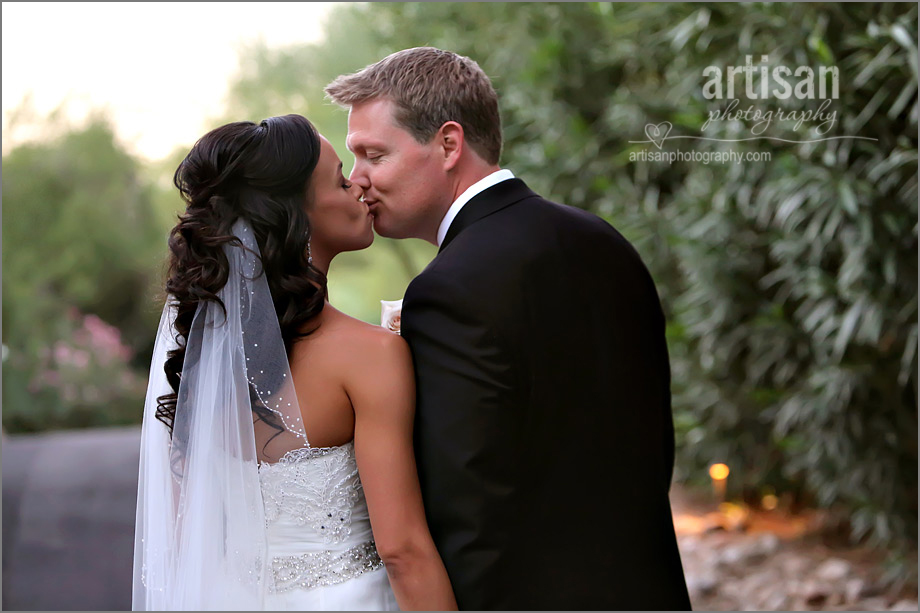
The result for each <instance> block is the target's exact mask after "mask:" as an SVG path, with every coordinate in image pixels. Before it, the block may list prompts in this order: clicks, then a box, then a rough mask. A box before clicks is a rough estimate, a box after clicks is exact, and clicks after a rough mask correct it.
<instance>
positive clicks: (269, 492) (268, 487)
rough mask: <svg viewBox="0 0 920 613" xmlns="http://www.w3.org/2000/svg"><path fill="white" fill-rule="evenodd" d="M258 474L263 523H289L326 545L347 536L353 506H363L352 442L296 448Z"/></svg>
mask: <svg viewBox="0 0 920 613" xmlns="http://www.w3.org/2000/svg"><path fill="white" fill-rule="evenodd" d="M259 472H260V478H261V483H262V498H263V501H264V504H265V521H266V525H267V526H271V525H272V524H273V523H275V522H278V521H284V522H285V523H290V522H294V523H297V524H299V525H301V526H305V527H306V528H307V529H311V530H312V531H314V532H315V535H316V536H318V537H319V538H320V539H321V540H322V542H324V543H326V544H330V545H331V544H338V543H341V542H343V541H344V540H345V539H346V538H347V537H348V536H349V534H351V522H352V513H353V511H354V509H355V507H356V506H361V507H363V506H364V505H365V504H366V503H365V501H364V493H363V492H362V491H361V479H360V478H359V477H358V465H357V463H356V462H355V447H354V443H346V444H345V445H342V446H341V447H324V448H305V449H295V450H294V451H289V452H288V453H286V454H285V455H284V456H283V457H282V458H281V460H280V461H279V462H277V463H276V464H263V465H262V466H261V467H260V469H259Z"/></svg>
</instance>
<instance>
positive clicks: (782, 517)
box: [671, 488, 917, 611]
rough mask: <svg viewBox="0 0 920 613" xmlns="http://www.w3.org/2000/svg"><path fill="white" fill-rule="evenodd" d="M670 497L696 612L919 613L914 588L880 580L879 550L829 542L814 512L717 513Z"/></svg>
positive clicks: (737, 509) (729, 509)
mask: <svg viewBox="0 0 920 613" xmlns="http://www.w3.org/2000/svg"><path fill="white" fill-rule="evenodd" d="M671 500H672V506H673V510H674V516H675V528H676V530H677V534H678V544H679V546H680V550H681V558H682V560H683V564H684V574H685V575H686V578H687V587H688V589H689V590H690V599H691V602H692V604H693V608H694V609H696V610H709V611H727V610H734V611H775V610H825V611H850V610H857V611H916V610H917V592H916V585H914V587H913V588H911V587H905V586H894V585H891V584H889V583H885V582H883V581H882V577H883V571H884V568H883V566H882V562H883V555H882V554H881V553H880V552H877V551H870V550H866V549H860V548H855V547H847V546H828V545H826V544H824V543H823V542H822V539H821V538H820V537H819V536H818V530H817V528H818V526H819V516H818V515H816V514H810V515H807V514H806V515H798V516H792V515H789V514H785V513H781V512H778V511H775V512H772V513H766V512H752V511H750V510H749V509H746V508H744V507H741V506H737V505H722V506H721V508H720V507H719V506H718V505H715V504H714V503H711V502H710V503H707V502H706V501H700V500H699V499H693V498H692V497H691V496H690V495H689V494H688V493H687V491H685V490H682V489H680V488H674V489H672V493H671Z"/></svg>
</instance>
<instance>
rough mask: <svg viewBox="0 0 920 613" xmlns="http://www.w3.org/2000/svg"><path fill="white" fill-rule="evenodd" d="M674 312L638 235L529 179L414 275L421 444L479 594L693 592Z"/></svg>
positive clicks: (680, 597) (630, 602) (572, 598)
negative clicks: (678, 448) (672, 359)
mask: <svg viewBox="0 0 920 613" xmlns="http://www.w3.org/2000/svg"><path fill="white" fill-rule="evenodd" d="M664 328H665V322H664V317H663V315H662V311H661V306H660V303H659V300H658V295H657V292H656V290H655V286H654V284H653V282H652V279H651V276H650V275H649V273H648V271H647V269H646V267H645V266H644V265H643V263H642V261H641V259H640V258H639V255H638V254H637V252H636V251H635V249H634V248H633V247H632V246H631V245H630V244H629V243H628V242H627V241H626V239H624V238H623V237H622V236H621V235H620V234H619V233H618V232H617V231H616V230H614V229H613V228H612V227H611V226H610V225H609V224H607V223H606V222H604V221H603V220H601V219H600V218H598V217H596V216H594V215H591V214H589V213H586V212H584V211H581V210H578V209H575V208H572V207H567V206H564V205H560V204H556V203H553V202H549V201H547V200H545V199H543V198H541V197H540V196H538V195H537V194H535V193H534V192H532V191H531V190H530V189H528V188H527V186H526V185H525V184H524V182H523V181H521V180H519V179H511V180H508V181H504V182H501V183H499V184H497V185H495V186H493V187H491V188H489V189H487V190H485V191H483V192H482V193H480V194H478V195H477V196H475V197H474V198H473V199H472V200H470V201H469V202H468V203H467V204H466V206H464V207H463V208H462V209H461V211H460V213H459V214H458V215H457V217H456V218H455V219H454V221H453V223H452V224H451V226H450V229H449V231H448V233H447V236H446V238H445V240H444V242H443V244H442V245H441V249H440V251H439V252H438V255H437V256H436V257H435V259H434V260H433V261H432V262H431V264H430V265H429V266H428V267H427V268H426V269H425V270H424V271H423V272H422V273H421V274H420V275H419V276H418V277H416V278H415V279H414V280H413V281H412V283H411V284H410V285H409V288H408V289H407V291H406V295H405V299H404V302H403V311H402V334H403V337H404V338H405V339H406V341H408V343H409V346H410V347H411V349H412V353H413V358H414V361H415V371H416V377H417V386H418V388H417V390H418V395H417V409H416V439H415V445H416V454H417V460H418V467H419V477H420V480H421V486H422V493H423V496H424V500H425V509H426V513H427V516H428V521H429V525H430V528H431V533H432V536H433V537H434V540H435V543H436V544H437V547H438V550H439V551H440V553H441V556H442V558H443V560H444V564H445V566H446V567H447V572H448V574H449V576H450V579H451V583H452V584H453V587H454V590H455V593H456V596H457V602H458V604H459V605H460V607H461V608H463V609H505V610H520V609H556V610H566V609H568V610H572V609H575V610H579V609H607V610H611V609H662V610H668V609H688V608H689V607H690V601H689V598H688V595H687V588H686V585H685V583H684V576H683V570H682V568H681V562H680V554H679V552H678V549H677V542H676V539H675V534H674V527H673V523H672V519H671V510H670V503H669V500H668V489H669V486H670V481H671V473H672V469H673V462H674V430H673V424H672V418H671V396H670V369H669V363H668V352H667V346H666V344H665V336H664Z"/></svg>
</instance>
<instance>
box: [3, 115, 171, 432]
mask: <svg viewBox="0 0 920 613" xmlns="http://www.w3.org/2000/svg"><path fill="white" fill-rule="evenodd" d="M55 124H57V125H58V127H60V128H61V131H60V132H58V135H57V136H56V137H55V138H52V139H49V140H40V141H35V142H30V143H27V144H22V145H20V146H18V147H16V148H14V149H13V150H11V151H10V153H9V154H8V155H5V156H4V157H3V169H4V174H5V180H4V181H3V203H4V220H3V221H4V223H3V273H4V274H3V343H4V344H5V345H6V346H7V347H8V348H9V359H8V360H6V361H5V362H4V364H3V372H4V386H3V400H4V411H3V423H4V426H5V427H6V428H7V429H8V430H10V431H16V430H22V429H28V430H35V429H47V428H55V427H64V426H74V425H93V424H97V425H98V424H105V423H130V422H136V421H138V420H139V419H140V411H141V408H140V407H142V406H143V396H142V392H143V390H139V389H138V386H137V384H136V381H135V380H134V379H133V378H132V374H131V365H130V363H129V362H130V358H131V356H132V355H137V354H138V353H140V354H141V355H142V354H143V353H144V352H145V351H146V350H147V346H148V345H149V344H150V342H151V341H150V339H149V337H150V330H152V329H154V327H155V325H156V320H157V317H158V313H155V312H154V309H153V308H152V302H153V301H152V295H151V291H150V288H151V279H152V276H153V274H154V268H155V264H152V263H153V262H157V261H160V260H161V259H162V258H161V257H160V256H159V255H158V251H159V249H160V247H161V244H162V242H163V240H162V239H163V233H162V229H161V228H160V229H158V226H157V224H156V223H155V220H154V217H153V216H152V211H151V205H150V202H151V201H150V190H149V187H148V186H147V185H146V184H145V182H144V181H143V179H142V178H141V176H140V174H139V173H140V169H139V166H138V163H137V162H136V161H135V160H134V159H133V158H132V157H131V156H130V155H129V154H128V153H126V152H125V151H124V150H123V149H122V148H121V147H120V146H119V145H118V143H117V142H116V140H115V136H114V134H113V130H112V128H111V126H110V125H109V124H108V123H107V122H106V121H105V120H104V119H103V118H101V117H99V116H97V117H94V118H91V119H90V120H89V121H88V123H87V125H85V126H84V127H80V128H68V127H66V126H64V125H62V124H59V123H58V122H55V121H54V120H53V119H51V120H49V125H55ZM84 313H87V314H93V315H94V316H98V318H99V320H101V321H100V322H99V325H96V320H94V319H90V320H88V321H89V322H90V323H89V328H88V329H87V328H85V323H86V321H87V320H85V318H84V315H83V314H84ZM107 324H108V325H107ZM94 326H95V327H94ZM110 326H114V327H110ZM112 331H114V332H112ZM97 333H98V334H97ZM113 333H114V335H115V336H112V334H113ZM97 341H98V342H97ZM59 343H60V345H58V344H59ZM55 347H59V349H60V351H58V353H57V357H58V358H61V359H57V360H56V359H55ZM75 351H76V352H77V353H76V354H74V352H75ZM106 352H107V353H106ZM103 353H105V356H103ZM84 354H86V355H84ZM74 356H76V357H74ZM103 357H104V361H105V364H106V367H107V369H108V370H107V371H106V372H107V377H106V378H107V379H108V380H107V381H104V380H97V379H99V378H100V375H101V373H100V372H99V371H98V369H95V367H94V366H92V365H94V364H95V363H96V362H95V361H96V360H97V359H103ZM71 358H73V359H75V360H76V362H75V363H73V364H72V363H71V362H72V360H71ZM84 358H85V359H84ZM109 358H111V359H109ZM139 361H140V362H141V363H140V364H138V366H141V367H143V368H146V367H147V366H148V365H149V363H148V364H143V363H142V362H143V360H142V359H139ZM64 363H66V364H67V365H68V366H67V367H68V368H70V366H74V365H75V366H76V367H77V368H76V369H75V370H73V372H70V371H68V373H69V374H68V375H67V377H65V378H66V379H68V380H69V381H71V383H72V384H73V385H74V386H76V387H80V386H81V385H83V383H86V382H88V381H89V380H90V379H92V380H93V383H92V385H93V386H95V388H99V389H102V388H106V386H108V388H107V389H106V390H105V392H104V393H103V392H101V391H100V392H99V393H91V394H89V396H86V395H85V394H84V395H80V397H81V398H83V400H81V403H82V404H83V405H85V407H84V410H81V412H80V415H79V416H76V414H75V413H73V412H72V411H71V410H70V409H72V408H73V399H74V398H76V397H77V396H78V395H79V394H76V392H74V393H71V394H64V393H63V392H62V390H61V388H60V385H62V382H61V380H60V375H61V371H60V368H58V367H62V368H63V367H64V365H65V364H64ZM80 373H82V375H81V374H80ZM122 373H125V374H124V375H122ZM80 376H85V377H87V378H88V379H86V381H83V382H81V380H80ZM87 384H88V383H87ZM95 388H94V389H95ZM84 391H85V390H84ZM65 396H69V397H70V398H71V401H68V400H67V398H65ZM93 398H98V400H99V402H98V403H95V404H94V402H93V400H92V399H93Z"/></svg>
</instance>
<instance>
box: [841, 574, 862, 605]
mask: <svg viewBox="0 0 920 613" xmlns="http://www.w3.org/2000/svg"><path fill="white" fill-rule="evenodd" d="M866 588H867V586H866V582H865V581H863V580H862V579H860V578H858V577H855V578H853V579H847V582H846V584H844V587H843V594H844V596H845V600H846V602H847V604H857V603H858V602H859V599H860V598H864V597H865V596H868V594H867V593H866V592H867V591H868V590H867V589H866Z"/></svg>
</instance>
